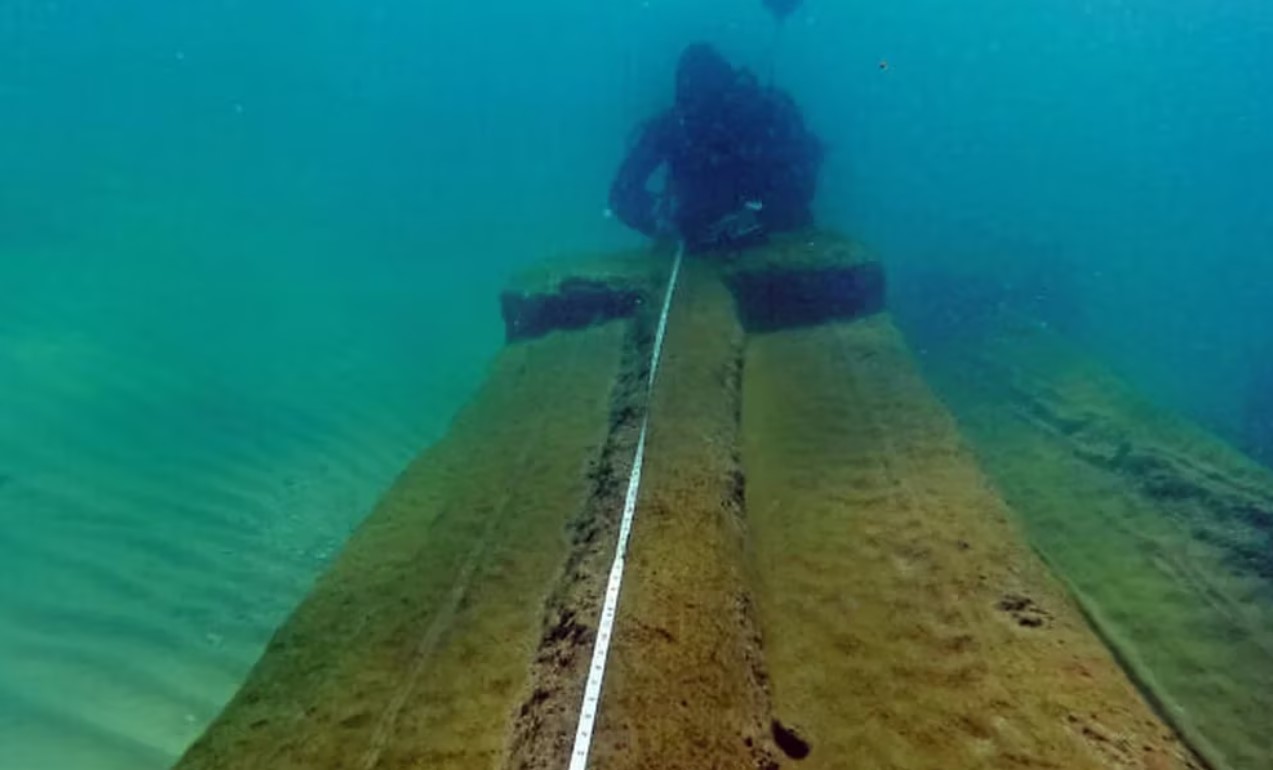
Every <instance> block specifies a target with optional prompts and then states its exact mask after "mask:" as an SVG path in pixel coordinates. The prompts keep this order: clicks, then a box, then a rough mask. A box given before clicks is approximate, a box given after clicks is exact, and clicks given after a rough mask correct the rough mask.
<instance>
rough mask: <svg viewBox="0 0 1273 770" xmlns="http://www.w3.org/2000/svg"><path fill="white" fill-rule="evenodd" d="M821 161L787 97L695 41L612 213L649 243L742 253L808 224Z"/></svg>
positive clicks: (622, 177) (627, 171)
mask: <svg viewBox="0 0 1273 770" xmlns="http://www.w3.org/2000/svg"><path fill="white" fill-rule="evenodd" d="M822 155H823V150H822V144H821V142H819V141H818V139H817V137H815V136H814V135H813V134H812V133H810V132H809V131H808V129H806V128H805V125H804V120H803V119H802V117H801V115H800V111H799V109H798V108H797V107H796V105H795V102H794V101H792V99H791V97H790V96H788V95H787V94H786V93H784V92H782V91H779V90H777V89H774V88H768V87H764V86H761V85H760V83H759V82H757V80H756V77H755V76H754V75H753V74H752V73H751V72H749V71H747V70H745V69H734V68H733V67H732V66H730V64H729V62H727V61H726V60H725V59H724V57H722V56H721V55H720V54H719V53H717V52H716V50H715V49H714V48H712V47H711V46H709V45H706V44H702V43H697V44H694V45H691V46H690V47H689V48H687V49H686V50H685V52H684V53H683V54H682V55H681V59H680V63H679V65H678V66H677V71H676V102H675V106H673V107H672V108H671V109H668V110H666V111H665V112H663V113H661V114H659V115H658V116H656V117H655V118H653V119H652V120H650V121H649V122H648V123H646V125H645V126H644V127H643V129H642V131H641V135H640V138H639V139H638V141H637V143H636V145H635V146H634V147H633V148H632V149H631V151H630V152H629V153H628V156H627V158H626V159H625V160H624V161H623V164H622V165H621V166H620V168H619V171H618V173H617V175H616V176H615V179H614V183H613V185H612V186H611V188H610V210H611V211H612V212H613V213H614V215H615V216H617V217H618V218H619V219H620V220H621V221H622V222H623V223H624V224H626V225H628V226H629V227H631V228H633V229H635V230H638V231H640V232H642V233H645V234H646V235H649V236H651V237H658V236H664V235H679V236H680V237H681V238H683V239H684V240H685V244H686V247H687V248H688V249H689V250H690V251H706V250H711V249H718V248H728V247H740V246H745V245H748V244H750V243H755V242H758V241H762V240H764V238H765V237H766V236H767V235H768V234H769V233H773V232H780V231H787V230H796V229H800V228H803V227H807V226H809V225H811V224H812V223H813V214H812V211H811V210H810V204H811V203H812V202H813V196H814V192H815V191H816V189H817V181H818V169H819V167H820V166H821V164H822ZM663 166H666V169H667V175H666V180H665V183H664V185H663V189H662V190H660V191H658V192H652V191H651V190H650V189H649V187H648V184H649V182H650V178H651V177H652V176H654V174H655V172H656V171H657V170H659V168H660V167H663Z"/></svg>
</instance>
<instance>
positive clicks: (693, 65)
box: [676, 43, 735, 109]
mask: <svg viewBox="0 0 1273 770" xmlns="http://www.w3.org/2000/svg"><path fill="white" fill-rule="evenodd" d="M734 79H735V74H734V68H733V67H731V66H729V62H727V61H725V57H723V56H721V55H720V53H718V52H717V51H716V49H715V48H712V47H711V46H710V45H708V44H706V43H695V44H693V45H691V46H690V47H688V48H686V49H685V52H684V53H682V54H681V61H680V63H679V64H678V65H677V67H676V106H678V107H680V108H682V109H686V108H690V109H692V108H694V107H697V106H700V105H702V104H705V103H710V102H713V101H716V100H717V99H720V98H721V97H722V96H723V95H724V94H725V92H726V91H728V90H729V88H730V86H732V85H733V84H734Z"/></svg>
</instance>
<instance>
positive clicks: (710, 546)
mask: <svg viewBox="0 0 1273 770" xmlns="http://www.w3.org/2000/svg"><path fill="white" fill-rule="evenodd" d="M677 291H678V293H677V296H676V300H675V304H674V306H673V309H672V313H671V318H670V322H669V330H668V335H667V341H666V347H665V348H664V358H663V362H662V365H661V367H660V369H659V375H658V377H659V379H658V384H657V387H656V392H655V395H654V398H653V403H652V405H651V426H650V434H649V439H648V445H647V454H646V462H645V471H644V475H643V480H642V490H641V496H640V499H639V502H638V505H637V511H636V523H635V527H634V530H633V536H632V545H631V548H630V550H629V554H628V563H627V570H626V573H625V578H624V584H623V594H622V597H621V600H620V606H619V618H618V621H617V623H616V626H615V636H614V642H613V645H612V648H611V651H610V662H609V670H608V673H607V675H606V680H605V689H604V690H603V692H602V701H601V715H600V719H599V722H598V725H597V733H596V738H595V743H594V747H593V760H592V763H591V766H592V767H594V768H597V770H617V769H618V768H645V769H648V770H656V769H657V770H675V769H677V768H684V769H685V770H699V769H701V768H730V769H731V770H744V769H746V768H771V767H773V764H772V762H773V760H772V757H773V750H772V748H771V747H770V742H769V738H768V732H769V713H768V698H767V693H766V689H765V682H764V673H763V661H762V659H761V651H760V646H759V639H758V638H757V635H756V631H755V626H754V623H753V622H752V621H753V619H752V617H751V616H752V612H751V606H750V601H749V599H748V597H747V587H746V581H745V575H744V560H743V558H742V555H743V548H744V542H745V532H744V529H745V527H744V523H743V521H742V507H741V503H742V494H743V490H742V478H741V475H740V468H739V460H738V456H737V447H738V443H737V434H738V418H739V408H740V406H741V405H740V403H739V395H740V393H739V377H740V374H741V371H740V364H741V355H742V343H743V338H742V333H741V330H740V329H739V327H738V323H737V321H736V319H735V318H734V315H733V310H732V303H731V301H730V298H729V294H728V291H727V290H726V289H725V287H724V286H723V285H722V284H721V283H720V281H719V279H718V278H717V277H716V275H715V271H714V270H712V269H711V268H710V267H708V266H706V265H704V264H701V263H696V262H691V263H688V264H687V266H686V270H685V272H684V274H683V278H682V282H681V285H680V287H679V288H678V290H677Z"/></svg>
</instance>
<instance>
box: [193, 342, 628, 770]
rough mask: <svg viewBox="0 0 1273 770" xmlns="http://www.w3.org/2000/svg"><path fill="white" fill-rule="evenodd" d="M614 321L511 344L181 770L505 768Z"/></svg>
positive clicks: (561, 554) (614, 360)
mask: <svg viewBox="0 0 1273 770" xmlns="http://www.w3.org/2000/svg"><path fill="white" fill-rule="evenodd" d="M625 326H626V325H625V324H622V323H614V324H610V325H607V326H603V327H597V328H594V329H591V330H589V331H586V332H578V333H573V334H558V335H551V336H549V337H547V338H545V339H543V340H540V341H536V342H532V343H525V344H521V345H516V346H511V347H509V348H507V349H506V350H505V351H504V352H503V353H502V354H501V355H500V357H499V359H498V360H497V362H496V364H495V366H494V368H493V370H492V372H491V376H490V378H489V380H488V381H487V384H486V386H485V388H484V389H483V390H482V391H481V392H480V393H479V394H478V396H477V397H476V398H475V399H474V400H473V402H472V403H471V404H470V405H469V406H468V407H467V408H466V409H464V410H463V412H462V413H461V414H460V415H459V417H458V418H457V419H456V421H455V424H454V425H453V426H452V429H451V431H450V433H449V434H448V435H447V437H446V438H445V439H444V440H443V441H442V442H440V443H439V444H438V445H436V446H435V447H433V448H432V449H430V450H429V451H428V452H426V453H425V454H424V455H423V456H422V457H421V458H420V459H419V460H417V461H416V462H415V463H414V464H413V465H412V466H411V468H409V469H408V470H407V471H406V472H405V473H404V475H403V476H402V478H401V479H400V480H399V481H398V483H397V484H396V485H395V487H394V488H393V490H392V491H391V492H390V493H389V494H388V496H387V497H386V498H385V499H384V501H383V502H382V503H381V504H380V506H379V507H378V509H377V510H376V511H375V513H373V514H372V516H371V517H370V518H369V519H368V520H367V522H366V523H365V524H364V525H363V527H362V528H361V529H359V531H358V532H357V533H356V534H355V536H354V537H353V539H352V540H351V541H350V543H349V544H348V546H347V547H346V549H345V551H344V552H343V554H342V555H341V557H340V558H339V560H338V561H337V562H336V564H335V565H334V566H333V567H332V568H331V570H330V571H329V572H328V573H327V574H326V575H325V576H324V577H323V578H322V579H321V580H320V581H319V583H318V585H317V586H316V587H315V589H314V591H313V592H312V593H311V595H310V596H309V598H308V599H307V600H306V601H305V602H304V603H303V604H302V605H301V607H300V608H299V609H298V610H297V611H296V613H295V614H294V615H293V617H292V618H291V619H290V620H289V621H288V622H287V624H286V625H285V626H284V627H283V628H282V629H280V630H279V632H278V633H277V634H276V635H275V637H274V639H273V641H272V642H271V643H270V646H269V648H268V649H267V651H266V653H265V656H264V658H263V659H262V660H261V661H260V662H259V663H258V665H257V666H256V668H255V669H254V670H253V672H252V674H251V676H250V677H249V679H248V681H247V683H246V684H245V685H244V687H243V689H242V690H241V691H240V692H239V694H238V695H237V696H236V697H235V699H234V700H233V701H232V702H231V703H230V705H229V706H228V707H227V709H226V711H225V712H224V713H223V714H222V715H221V717H220V718H219V719H218V720H217V721H216V722H215V723H214V724H213V725H212V727H211V728H210V729H209V731H208V732H207V733H206V734H205V735H204V736H203V737H202V738H201V739H200V740H199V741H198V742H197V743H196V744H195V745H194V746H193V747H192V748H191V749H190V751H189V752H188V753H187V755H186V756H185V757H184V759H183V760H182V761H181V762H180V763H179V764H178V765H177V767H178V768H179V770H214V769H216V770H299V769H300V768H304V769H305V770H324V769H326V768H332V769H333V770H334V769H336V768H340V770H370V769H371V768H381V769H385V768H429V769H430V770H437V769H439V768H456V769H457V770H459V769H460V768H464V769H465V770H468V769H469V768H475V767H491V766H494V765H495V764H496V763H498V762H499V761H500V759H501V757H502V756H503V754H504V752H505V750H506V745H507V742H508V728H509V724H510V722H511V718H512V714H513V712H514V709H515V708H516V706H517V705H518V704H519V703H520V701H521V700H522V698H523V696H524V693H523V687H524V686H525V683H526V680H527V676H528V661H529V660H530V659H531V657H532V656H533V654H534V650H535V648H536V646H537V644H538V643H539V637H540V629H541V620H542V607H543V604H544V600H545V597H546V595H547V593H548V591H549V590H550V588H551V585H552V582H553V579H554V577H555V575H556V574H557V572H558V571H559V570H560V569H561V568H562V564H563V563H564V561H565V559H566V555H567V538H566V536H565V531H566V523H567V521H568V520H569V519H570V517H571V516H572V515H575V514H577V513H578V512H579V511H580V509H581V508H582V507H583V505H584V504H585V501H586V499H587V496H588V494H589V492H590V489H591V482H590V480H589V478H588V468H589V463H590V462H591V461H593V460H595V458H596V456H597V452H598V450H599V447H600V445H601V443H602V442H603V441H604V440H605V437H606V434H607V430H608V418H609V414H608V411H609V410H608V407H609V404H610V396H611V390H612V386H613V382H614V379H615V377H616V374H617V371H618V366H619V356H620V350H621V348H622V340H623V338H624V335H625Z"/></svg>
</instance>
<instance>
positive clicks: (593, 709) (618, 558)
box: [570, 241, 685, 770]
mask: <svg viewBox="0 0 1273 770" xmlns="http://www.w3.org/2000/svg"><path fill="white" fill-rule="evenodd" d="M684 257H685V243H684V241H682V242H681V244H680V245H679V246H678V247H677V249H676V259H675V261H674V262H673V263H672V275H671V277H669V278H668V282H667V293H666V294H665V295H664V297H663V311H662V313H660V314H659V326H658V330H657V331H656V332H655V335H654V349H653V350H652V351H651V353H650V376H649V379H648V380H646V383H645V394H646V408H645V415H644V416H643V417H642V418H641V434H640V436H639V437H638V438H637V446H636V454H635V455H634V456H633V458H632V474H631V475H630V476H629V477H628V494H627V497H625V498H624V501H623V518H622V519H621V521H620V523H619V539H618V542H617V543H616V545H615V549H614V563H613V564H612V565H611V566H610V579H609V581H608V582H607V583H606V596H605V603H604V604H603V606H602V609H601V618H600V621H599V623H598V625H597V641H596V644H595V645H594V646H593V648H592V664H591V665H590V666H589V668H588V681H587V684H585V685H584V691H583V705H582V706H581V707H580V709H579V726H578V728H577V729H576V730H575V746H574V749H573V750H572V751H571V754H570V770H586V768H587V767H588V752H589V750H590V749H591V747H592V732H593V728H594V727H595V726H596V722H597V709H598V706H599V705H600V703H601V682H602V680H603V679H604V678H605V673H606V659H607V657H609V654H610V640H611V639H612V638H613V636H614V619H615V616H616V615H617V614H618V609H619V588H620V586H621V585H622V584H623V568H624V566H625V563H626V556H627V551H628V538H629V537H630V536H631V535H632V519H633V517H634V516H635V515H636V503H637V493H638V492H639V490H640V488H641V466H642V464H643V463H644V461H645V436H646V433H647V431H648V429H649V426H650V401H651V399H652V398H653V393H654V378H655V376H656V375H657V374H658V371H659V360H660V359H661V358H662V357H663V338H664V337H665V336H666V334H667V318H668V314H669V312H670V311H671V309H672V294H673V293H674V292H675V291H676V280H677V277H678V276H679V275H680V272H681V261H682V259H684Z"/></svg>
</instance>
